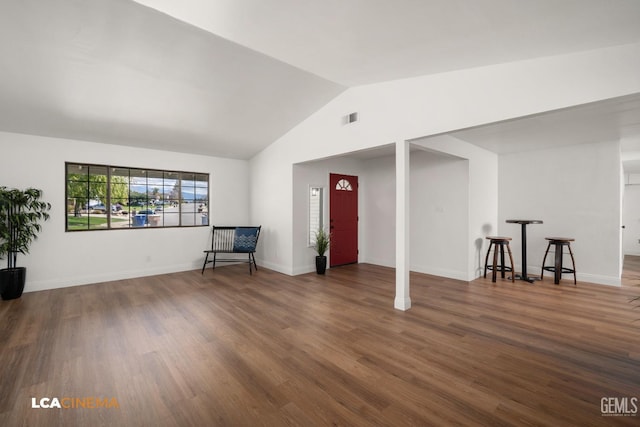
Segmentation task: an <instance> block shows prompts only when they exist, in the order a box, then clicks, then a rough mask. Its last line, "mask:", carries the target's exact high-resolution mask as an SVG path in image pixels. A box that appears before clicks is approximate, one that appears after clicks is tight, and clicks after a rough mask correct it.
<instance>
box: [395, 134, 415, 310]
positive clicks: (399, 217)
mask: <svg viewBox="0 0 640 427" xmlns="http://www.w3.org/2000/svg"><path fill="white" fill-rule="evenodd" d="M409 171H410V168H409V142H407V141H398V142H396V299H395V302H394V304H393V306H394V307H395V308H397V309H398V310H408V309H410V308H411V297H410V296H409V265H410V264H409V232H410V224H409V211H410V209H409V207H410V205H409V178H410V175H409Z"/></svg>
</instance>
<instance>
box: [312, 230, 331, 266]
mask: <svg viewBox="0 0 640 427" xmlns="http://www.w3.org/2000/svg"><path fill="white" fill-rule="evenodd" d="M315 237H316V242H315V244H314V246H313V248H314V249H315V250H316V252H317V253H318V255H317V256H316V273H318V274H324V272H325V271H326V269H327V257H326V256H325V253H326V252H327V249H328V248H329V238H330V236H329V233H327V232H326V231H325V230H324V229H323V228H319V229H318V231H316V232H315Z"/></svg>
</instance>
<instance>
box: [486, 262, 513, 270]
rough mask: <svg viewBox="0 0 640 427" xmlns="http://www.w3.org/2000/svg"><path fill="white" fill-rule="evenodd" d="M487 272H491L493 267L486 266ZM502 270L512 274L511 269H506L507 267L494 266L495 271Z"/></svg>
mask: <svg viewBox="0 0 640 427" xmlns="http://www.w3.org/2000/svg"><path fill="white" fill-rule="evenodd" d="M487 270H491V271H493V265H491V264H489V265H487ZM502 270H504V271H509V272H512V271H513V268H511V267H508V266H504V267H501V266H499V265H497V266H496V271H502Z"/></svg>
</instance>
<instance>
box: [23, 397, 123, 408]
mask: <svg viewBox="0 0 640 427" xmlns="http://www.w3.org/2000/svg"><path fill="white" fill-rule="evenodd" d="M119 407H120V405H119V404H118V399H116V398H115V397H111V398H109V397H62V398H58V397H32V398H31V408H32V409H84V408H86V409H96V408H119Z"/></svg>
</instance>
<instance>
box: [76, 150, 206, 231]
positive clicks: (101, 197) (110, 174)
mask: <svg viewBox="0 0 640 427" xmlns="http://www.w3.org/2000/svg"><path fill="white" fill-rule="evenodd" d="M65 169H66V171H65V185H66V200H67V203H66V206H67V215H66V231H87V230H113V229H131V228H158V227H197V226H207V225H209V216H208V215H209V174H206V173H197V172H180V171H166V170H159V169H141V168H128V167H123V166H110V165H94V164H86V163H71V162H67V163H66V164H65Z"/></svg>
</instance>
